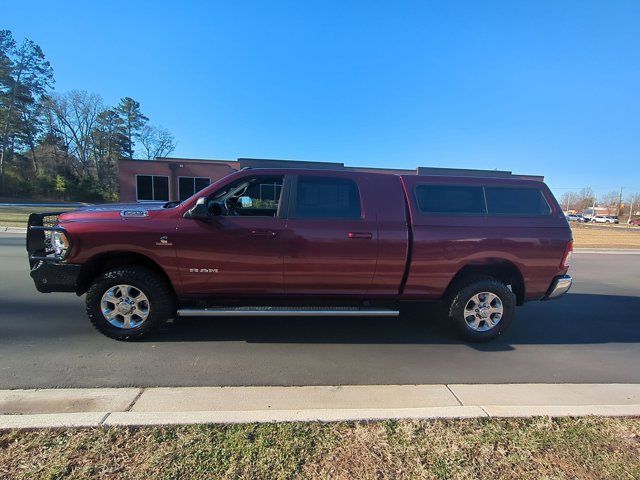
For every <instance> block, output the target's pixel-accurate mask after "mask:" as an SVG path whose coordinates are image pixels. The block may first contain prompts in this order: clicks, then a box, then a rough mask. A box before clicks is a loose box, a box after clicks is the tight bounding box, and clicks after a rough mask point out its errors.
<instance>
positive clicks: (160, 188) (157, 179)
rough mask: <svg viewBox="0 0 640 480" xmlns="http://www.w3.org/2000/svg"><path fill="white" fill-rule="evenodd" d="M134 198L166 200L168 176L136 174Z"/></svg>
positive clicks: (167, 197) (143, 200) (140, 200)
mask: <svg viewBox="0 0 640 480" xmlns="http://www.w3.org/2000/svg"><path fill="white" fill-rule="evenodd" d="M136 198H137V200H138V201H139V202H145V201H153V200H157V201H165V202H166V201H168V200H169V177H165V176H162V175H136Z"/></svg>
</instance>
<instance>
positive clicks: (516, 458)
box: [0, 418, 640, 480]
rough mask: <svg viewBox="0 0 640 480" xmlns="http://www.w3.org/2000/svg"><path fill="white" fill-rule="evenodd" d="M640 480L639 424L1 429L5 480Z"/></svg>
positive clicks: (544, 421)
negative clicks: (92, 479) (298, 479)
mask: <svg viewBox="0 0 640 480" xmlns="http://www.w3.org/2000/svg"><path fill="white" fill-rule="evenodd" d="M203 477H205V478H230V479H231V478H234V479H236V478H240V479H243V478H247V479H249V478H251V479H253V478H278V479H280V478H282V479H285V478H310V479H320V478H326V479H353V478H359V479H387V478H388V479H397V478H433V479H447V478H461V479H476V478H480V479H485V478H486V479H492V480H494V479H497V480H500V479H530V478H559V479H562V478H583V479H596V478H597V479H609V478H611V479H613V478H615V479H624V478H628V479H633V478H640V420H638V419H605V418H581V419H570V418H565V419H549V418H537V419H504V420H495V419H494V420H487V419H477V420H436V421H388V422H371V423H358V422H342V423H278V424H250V425H200V426H182V427H145V428H111V429H66V430H37V431H9V432H0V478H12V479H13V478H16V479H22V478H24V479H26V478H48V479H62V478H127V479H129V478H132V479H138V478H139V479H147V478H156V479H165V478H166V479H178V478H180V479H191V478H203Z"/></svg>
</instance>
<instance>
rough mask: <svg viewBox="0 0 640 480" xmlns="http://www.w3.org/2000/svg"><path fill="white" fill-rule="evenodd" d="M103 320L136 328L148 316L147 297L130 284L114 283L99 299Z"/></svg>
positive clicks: (121, 326) (117, 325) (122, 326)
mask: <svg viewBox="0 0 640 480" xmlns="http://www.w3.org/2000/svg"><path fill="white" fill-rule="evenodd" d="M100 309H101V310H102V315H103V316H104V318H105V320H107V321H108V322H109V323H110V324H111V325H113V326H114V327H118V328H136V327H139V326H140V325H142V323H143V322H144V321H145V320H146V319H147V317H148V316H149V299H148V298H147V296H146V295H145V294H144V293H143V292H142V291H141V290H139V289H138V288H136V287H133V286H131V285H114V286H113V287H111V288H109V289H108V290H107V291H106V292H105V293H104V295H102V300H101V301H100Z"/></svg>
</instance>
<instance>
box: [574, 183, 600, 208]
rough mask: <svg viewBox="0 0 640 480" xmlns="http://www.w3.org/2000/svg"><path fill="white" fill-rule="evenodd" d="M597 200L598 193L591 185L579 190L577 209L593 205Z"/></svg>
mask: <svg viewBox="0 0 640 480" xmlns="http://www.w3.org/2000/svg"><path fill="white" fill-rule="evenodd" d="M595 202H596V194H595V193H594V192H593V189H592V188H591V187H585V188H583V189H582V190H580V191H579V192H578V195H577V201H576V206H577V209H578V210H580V211H582V210H584V209H585V208H589V207H591V206H593V204H594V203H595Z"/></svg>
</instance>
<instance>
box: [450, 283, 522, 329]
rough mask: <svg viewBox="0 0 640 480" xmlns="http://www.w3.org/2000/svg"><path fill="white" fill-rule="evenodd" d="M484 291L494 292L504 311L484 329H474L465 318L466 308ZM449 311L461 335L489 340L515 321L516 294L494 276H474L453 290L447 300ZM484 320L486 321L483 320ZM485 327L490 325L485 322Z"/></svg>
mask: <svg viewBox="0 0 640 480" xmlns="http://www.w3.org/2000/svg"><path fill="white" fill-rule="evenodd" d="M482 292H488V293H493V294H494V295H496V296H497V297H498V298H499V299H500V302H501V303H502V309H503V313H502V316H501V318H500V320H499V321H498V322H497V323H496V325H494V326H493V327H491V328H488V329H487V330H484V331H478V330H474V329H473V328H471V326H469V324H468V323H467V321H466V319H465V315H464V309H465V306H466V305H467V303H468V302H469V301H470V300H471V299H472V298H473V297H474V296H475V295H477V294H479V293H482ZM447 307H448V309H447V312H448V317H449V322H450V324H451V325H452V326H453V327H454V328H455V329H456V330H457V332H458V333H459V335H460V336H461V337H462V338H464V339H465V340H468V341H471V342H488V341H489V340H493V339H494V338H496V337H499V336H500V335H502V334H503V333H504V331H505V330H506V329H507V328H508V327H509V325H510V324H511V322H512V321H513V317H514V314H515V307H516V296H515V295H514V293H513V292H512V291H511V290H510V289H509V287H507V285H505V284H504V283H502V282H500V281H499V280H496V279H495V278H492V277H485V276H482V277H473V278H468V279H467V280H466V281H463V282H460V283H459V284H458V285H457V286H456V287H455V288H454V289H453V291H452V293H451V295H450V296H449V297H448V301H447ZM483 322H484V321H483ZM482 325H483V328H486V327H487V326H488V324H487V323H483V324H482Z"/></svg>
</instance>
